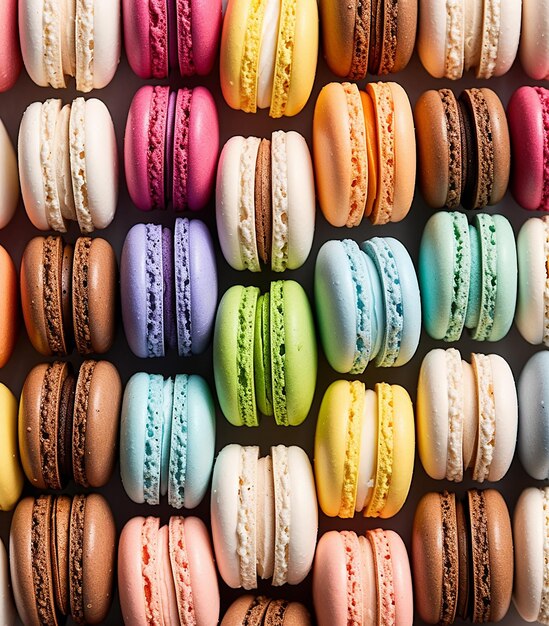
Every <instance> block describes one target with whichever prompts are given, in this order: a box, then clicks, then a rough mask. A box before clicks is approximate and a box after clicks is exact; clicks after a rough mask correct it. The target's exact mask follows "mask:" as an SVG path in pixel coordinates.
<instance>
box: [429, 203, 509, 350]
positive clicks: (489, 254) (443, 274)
mask: <svg viewBox="0 0 549 626" xmlns="http://www.w3.org/2000/svg"><path fill="white" fill-rule="evenodd" d="M419 284H420V288H421V295H422V299H421V303H422V308H423V319H424V323H425V330H426V331H427V333H428V334H429V335H430V336H431V337H432V338H433V339H439V340H440V339H442V340H444V341H458V340H459V338H460V337H461V334H462V332H463V329H464V328H468V329H469V330H470V332H471V336H472V338H473V339H475V340H477V341H499V340H500V339H503V337H505V335H507V333H508V332H509V329H510V328H511V324H512V323H513V317H514V315H515V305H516V301H517V252H516V247H515V235H514V233H513V229H512V227H511V224H510V223H509V221H508V220H507V218H505V217H504V216H503V215H488V214H487V213H477V214H476V215H475V217H474V222H473V224H469V222H468V219H467V216H466V215H464V214H463V213H457V212H446V211H441V212H439V213H435V214H434V215H433V216H432V217H431V218H430V219H429V221H428V222H427V224H426V225H425V230H424V231H423V236H422V238H421V244H420V248H419Z"/></svg>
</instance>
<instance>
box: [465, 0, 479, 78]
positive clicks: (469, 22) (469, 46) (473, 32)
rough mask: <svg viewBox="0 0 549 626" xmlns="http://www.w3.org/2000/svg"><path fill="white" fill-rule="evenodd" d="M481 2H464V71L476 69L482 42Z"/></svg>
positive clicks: (476, 0) (467, 0) (468, 0)
mask: <svg viewBox="0 0 549 626" xmlns="http://www.w3.org/2000/svg"><path fill="white" fill-rule="evenodd" d="M482 4H483V3H482V1H481V0H465V47H464V62H465V69H466V70H470V69H471V68H472V67H476V66H477V65H478V63H479V60H480V50H481V42H482Z"/></svg>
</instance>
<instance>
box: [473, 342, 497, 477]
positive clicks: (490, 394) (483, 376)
mask: <svg viewBox="0 0 549 626" xmlns="http://www.w3.org/2000/svg"><path fill="white" fill-rule="evenodd" d="M471 360H472V364H473V369H474V372H475V379H476V385H477V398H478V439H477V456H476V460H475V466H474V468H473V480H476V481H477V482H480V483H481V482H484V480H486V479H487V478H488V476H489V474H490V466H491V464H492V459H493V457H494V446H495V441H496V403H495V397H494V382H493V378H492V365H491V362H490V357H489V356H486V355H484V354H472V355H471Z"/></svg>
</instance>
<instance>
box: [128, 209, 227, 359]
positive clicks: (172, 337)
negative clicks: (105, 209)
mask: <svg viewBox="0 0 549 626" xmlns="http://www.w3.org/2000/svg"><path fill="white" fill-rule="evenodd" d="M120 289H121V299H122V321H123V323H124V331H125V333H126V338H127V341H128V344H129V346H130V348H131V350H132V352H133V353H134V354H135V355H136V356H138V357H142V358H146V357H155V356H164V355H165V353H166V351H167V349H168V348H171V349H174V348H177V350H178V353H179V355H180V356H189V355H191V354H199V353H201V352H203V351H204V350H205V348H206V346H207V345H208V342H209V339H210V335H211V331H212V326H213V321H214V316H215V309H216V305H217V271H216V265H215V254H214V249H213V243H212V238H211V236H210V233H209V231H208V228H207V227H206V225H205V224H204V223H203V222H201V221H200V220H188V219H187V218H177V220H176V222H175V228H174V232H173V233H172V231H171V230H170V229H169V228H166V227H162V226H161V225H159V224H136V225H135V226H133V227H132V228H131V229H130V231H129V232H128V234H127V236H126V240H125V242H124V247H123V249H122V258H121V261H120Z"/></svg>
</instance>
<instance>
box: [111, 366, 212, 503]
mask: <svg viewBox="0 0 549 626" xmlns="http://www.w3.org/2000/svg"><path fill="white" fill-rule="evenodd" d="M214 448H215V409H214V403H213V399H212V394H211V392H210V389H209V387H208V384H207V383H206V381H205V380H204V379H203V378H202V377H201V376H198V375H195V374H191V375H187V374H178V375H176V376H175V377H174V378H166V379H164V377H163V376H162V375H160V374H146V373H144V372H139V373H137V374H134V375H133V376H132V377H131V378H130V380H129V381H128V383H127V385H126V388H125V391H124V399H123V402H122V415H121V424H120V475H121V478H122V484H123V485H124V489H125V490H126V493H127V494H128V496H129V497H130V498H131V499H132V500H133V501H134V502H137V503H143V502H146V503H148V504H159V503H160V498H161V497H163V496H166V494H167V496H168V504H170V506H173V507H174V508H182V507H185V508H187V509H192V508H194V507H196V506H198V504H200V502H201V501H202V499H203V497H204V495H205V493H206V490H207V489H208V485H209V482H210V477H211V473H212V467H213V460H214Z"/></svg>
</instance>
